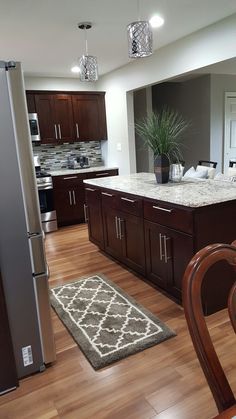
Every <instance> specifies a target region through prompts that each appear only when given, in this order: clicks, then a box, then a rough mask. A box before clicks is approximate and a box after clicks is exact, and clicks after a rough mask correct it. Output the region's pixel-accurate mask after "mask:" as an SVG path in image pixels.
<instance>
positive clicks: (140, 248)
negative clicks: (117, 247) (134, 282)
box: [118, 213, 145, 274]
mask: <svg viewBox="0 0 236 419" xmlns="http://www.w3.org/2000/svg"><path fill="white" fill-rule="evenodd" d="M118 222H119V228H120V236H121V239H122V255H123V258H124V262H125V263H126V264H127V265H128V266H130V267H131V268H132V269H134V270H135V271H136V272H140V273H142V274H144V273H145V247H144V228H143V219H142V218H140V217H136V216H135V215H131V214H127V213H120V214H119V219H118Z"/></svg>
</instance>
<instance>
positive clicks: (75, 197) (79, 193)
mask: <svg viewBox="0 0 236 419" xmlns="http://www.w3.org/2000/svg"><path fill="white" fill-rule="evenodd" d="M83 179H85V175H83V174H81V175H69V176H55V177H53V196H54V204H55V209H56V212H57V221H58V225H59V226H63V225H69V224H76V223H79V222H82V221H84V203H85V196H84V187H83Z"/></svg>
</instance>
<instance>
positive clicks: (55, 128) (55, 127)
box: [54, 124, 58, 140]
mask: <svg viewBox="0 0 236 419" xmlns="http://www.w3.org/2000/svg"><path fill="white" fill-rule="evenodd" d="M54 130H55V136H56V140H58V138H57V126H56V124H54Z"/></svg>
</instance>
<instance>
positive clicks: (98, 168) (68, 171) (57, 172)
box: [49, 166, 118, 176]
mask: <svg viewBox="0 0 236 419" xmlns="http://www.w3.org/2000/svg"><path fill="white" fill-rule="evenodd" d="M116 169H118V167H107V166H93V167H87V168H84V169H82V168H81V169H60V170H50V172H49V173H50V175H52V176H63V175H76V174H78V173H91V172H102V171H103V170H116Z"/></svg>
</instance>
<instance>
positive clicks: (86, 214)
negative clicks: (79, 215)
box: [84, 204, 89, 223]
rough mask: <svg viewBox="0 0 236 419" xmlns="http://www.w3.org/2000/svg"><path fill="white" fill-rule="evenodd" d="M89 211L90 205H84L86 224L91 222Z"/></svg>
mask: <svg viewBox="0 0 236 419" xmlns="http://www.w3.org/2000/svg"><path fill="white" fill-rule="evenodd" d="M87 209H88V205H86V204H84V220H85V222H86V223H87V222H88V220H89V218H88V212H87Z"/></svg>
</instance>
